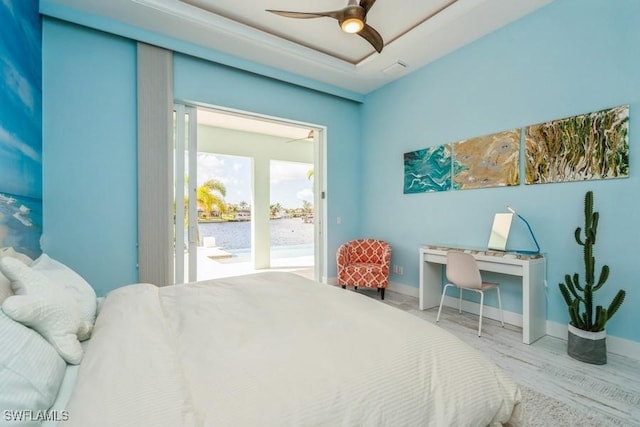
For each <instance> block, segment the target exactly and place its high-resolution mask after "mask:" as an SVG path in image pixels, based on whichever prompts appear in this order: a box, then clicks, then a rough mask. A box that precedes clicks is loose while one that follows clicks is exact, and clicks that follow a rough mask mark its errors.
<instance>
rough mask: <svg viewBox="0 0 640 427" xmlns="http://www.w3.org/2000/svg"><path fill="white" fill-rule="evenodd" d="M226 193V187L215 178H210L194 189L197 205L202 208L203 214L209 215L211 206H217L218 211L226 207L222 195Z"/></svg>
mask: <svg viewBox="0 0 640 427" xmlns="http://www.w3.org/2000/svg"><path fill="white" fill-rule="evenodd" d="M226 195H227V188H226V187H225V186H224V184H223V183H222V182H220V181H218V180H216V179H210V180H209V181H207V182H205V183H204V184H202V185H201V186H199V187H198V188H197V189H196V200H197V202H198V206H199V207H201V208H202V209H204V212H205V216H206V217H210V216H211V210H212V209H213V207H214V206H215V207H217V208H218V210H219V211H220V212H224V211H225V210H226V209H227V204H226V203H225V201H224V197H225V196H226Z"/></svg>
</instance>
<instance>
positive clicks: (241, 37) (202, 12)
mask: <svg viewBox="0 0 640 427" xmlns="http://www.w3.org/2000/svg"><path fill="white" fill-rule="evenodd" d="M551 1H552V0H527V1H520V0H518V1H514V0H404V1H403V0H377V1H376V3H375V4H374V6H373V7H372V8H371V10H370V11H369V14H368V15H367V23H368V24H369V25H371V26H372V27H374V28H375V29H376V30H377V31H378V32H379V33H380V34H381V35H382V37H383V39H384V42H385V47H384V49H383V50H382V52H381V53H380V54H378V53H376V52H375V50H374V49H373V47H372V46H371V45H370V44H369V43H367V42H366V41H365V40H364V39H363V38H361V37H359V36H357V35H354V34H346V33H344V32H342V31H341V29H340V27H339V25H338V22H337V21H336V20H334V19H332V18H318V19H291V18H285V17H282V16H278V15H274V14H272V13H269V12H266V11H265V10H266V9H277V10H288V11H300V12H323V11H329V10H337V9H341V8H343V7H345V6H346V4H347V0H317V1H313V2H308V1H307V2H301V1H298V0H251V1H238V0H109V1H104V0H43V2H41V8H42V3H47V4H52V5H57V6H63V7H66V8H69V9H78V10H81V11H83V12H87V13H90V14H92V15H98V16H100V17H105V18H109V19H112V20H116V21H120V22H123V23H126V24H129V25H134V26H137V27H140V28H143V29H145V30H148V31H152V32H155V33H159V34H161V35H165V36H169V37H172V38H176V39H179V40H184V41H187V42H190V43H194V44H196V45H200V46H203V47H207V48H211V49H215V50H217V51H220V52H223V53H228V54H231V55H234V56H236V57H239V58H242V59H246V60H250V61H253V62H256V63H258V64H262V65H266V66H269V67H273V68H276V69H281V70H284V71H287V72H291V73H294V74H298V75H301V76H303V77H307V78H310V79H313V80H317V81H319V82H322V83H325V84H329V85H333V86H336V87H339V88H342V89H345V90H349V91H352V92H355V93H359V94H366V93H368V92H370V91H372V90H374V89H376V88H378V87H380V86H382V85H384V84H386V83H388V82H391V81H393V80H395V79H397V78H399V77H401V76H403V75H406V74H407V73H409V72H411V71H414V70H416V69H418V68H420V67H422V66H424V65H426V64H428V63H430V62H432V61H434V60H436V59H438V58H440V57H442V56H444V55H446V54H448V53H450V52H452V51H454V50H456V49H458V48H460V47H462V46H464V45H466V44H468V43H471V42H473V41H474V40H476V39H478V38H480V37H482V36H484V35H486V34H488V33H490V32H492V31H495V30H497V29H498V28H500V27H502V26H504V25H506V24H508V23H510V22H513V21H514V20H516V19H519V18H521V17H522V16H525V15H527V14H529V13H531V12H533V11H535V10H536V9H538V8H539V7H541V6H544V5H546V4H548V3H550V2H551ZM69 15H73V14H69ZM63 18H64V17H63ZM70 20H73V19H70Z"/></svg>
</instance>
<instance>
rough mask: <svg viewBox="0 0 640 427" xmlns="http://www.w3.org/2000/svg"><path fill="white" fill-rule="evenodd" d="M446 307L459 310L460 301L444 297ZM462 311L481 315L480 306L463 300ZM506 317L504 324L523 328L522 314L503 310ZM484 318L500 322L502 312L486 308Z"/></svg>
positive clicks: (483, 313) (495, 308) (483, 312)
mask: <svg viewBox="0 0 640 427" xmlns="http://www.w3.org/2000/svg"><path fill="white" fill-rule="evenodd" d="M444 305H445V306H446V307H452V308H455V309H457V308H458V306H459V300H458V298H455V297H450V296H446V297H444ZM462 311H466V312H468V313H473V314H475V315H476V316H479V315H480V304H478V303H477V302H473V301H466V300H464V299H463V300H462ZM502 313H503V315H504V323H508V324H509V325H514V326H519V327H522V314H519V313H514V312H512V311H507V310H502ZM482 317H485V318H487V319H493V320H497V321H498V322H499V321H500V310H499V309H498V308H497V307H491V306H487V305H485V306H484V309H483V310H482Z"/></svg>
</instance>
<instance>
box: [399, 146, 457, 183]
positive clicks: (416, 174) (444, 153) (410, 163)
mask: <svg viewBox="0 0 640 427" xmlns="http://www.w3.org/2000/svg"><path fill="white" fill-rule="evenodd" d="M450 189H451V145H450V144H445V145H439V146H437V147H431V148H425V149H423V150H417V151H412V152H410V153H405V154H404V194H411V193H427V192H434V191H447V190H450Z"/></svg>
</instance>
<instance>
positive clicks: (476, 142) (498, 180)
mask: <svg viewBox="0 0 640 427" xmlns="http://www.w3.org/2000/svg"><path fill="white" fill-rule="evenodd" d="M519 159H520V129H512V130H508V131H504V132H498V133H493V134H491V135H485V136H478V137H475V138H470V139H466V140H463V141H458V142H455V143H454V144H453V170H454V175H453V188H454V189H456V190H465V189H470V188H486V187H507V186H512V185H518V184H520V173H519V172H520V166H519V165H520V162H519Z"/></svg>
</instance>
